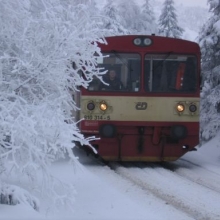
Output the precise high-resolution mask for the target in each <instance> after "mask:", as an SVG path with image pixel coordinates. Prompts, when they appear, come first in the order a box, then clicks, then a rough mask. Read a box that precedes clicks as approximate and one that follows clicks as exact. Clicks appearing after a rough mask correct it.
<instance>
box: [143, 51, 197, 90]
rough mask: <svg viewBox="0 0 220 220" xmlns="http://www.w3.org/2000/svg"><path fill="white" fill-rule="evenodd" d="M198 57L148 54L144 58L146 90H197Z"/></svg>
mask: <svg viewBox="0 0 220 220" xmlns="http://www.w3.org/2000/svg"><path fill="white" fill-rule="evenodd" d="M196 71H197V64H196V57H195V56H187V55H175V54H171V53H168V54H151V55H150V54H147V55H146V56H145V60H144V74H145V90H146V91H148V92H194V91H196V85H197V83H196Z"/></svg>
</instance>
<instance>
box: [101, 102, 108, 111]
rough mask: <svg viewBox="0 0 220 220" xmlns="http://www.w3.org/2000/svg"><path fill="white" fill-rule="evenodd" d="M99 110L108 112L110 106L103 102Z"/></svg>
mask: <svg viewBox="0 0 220 220" xmlns="http://www.w3.org/2000/svg"><path fill="white" fill-rule="evenodd" d="M99 108H100V109H101V110H102V111H106V110H107V108H108V105H107V104H106V103H105V102H101V103H100V104H99Z"/></svg>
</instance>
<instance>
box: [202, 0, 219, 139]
mask: <svg viewBox="0 0 220 220" xmlns="http://www.w3.org/2000/svg"><path fill="white" fill-rule="evenodd" d="M208 3H209V5H210V11H211V12H212V16H211V17H210V18H209V20H208V22H207V23H206V24H205V25H204V26H203V27H202V29H201V31H200V34H199V39H198V40H199V43H200V46H201V52H202V76H203V82H204V83H203V87H202V93H201V98H202V99H201V138H202V140H209V139H210V138H212V137H213V136H215V135H216V133H217V131H219V129H220V59H219V56H220V1H217V0H208Z"/></svg>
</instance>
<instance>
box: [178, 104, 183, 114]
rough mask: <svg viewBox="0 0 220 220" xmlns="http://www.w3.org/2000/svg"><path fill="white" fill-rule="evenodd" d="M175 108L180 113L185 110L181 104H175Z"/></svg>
mask: <svg viewBox="0 0 220 220" xmlns="http://www.w3.org/2000/svg"><path fill="white" fill-rule="evenodd" d="M176 110H177V112H179V113H181V112H183V111H184V110H185V107H184V105H183V104H177V105H176Z"/></svg>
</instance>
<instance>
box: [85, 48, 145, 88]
mask: <svg viewBox="0 0 220 220" xmlns="http://www.w3.org/2000/svg"><path fill="white" fill-rule="evenodd" d="M103 55H104V58H103V59H101V60H98V67H99V68H103V69H104V70H107V71H108V72H107V73H106V74H105V75H104V76H103V80H104V82H106V84H103V83H102V82H101V81H100V80H99V79H94V80H93V81H92V82H91V83H90V85H89V87H88V90H89V91H103V92H105V91H108V92H109V91H117V92H120V91H121V92H138V91H139V90H140V74H141V57H140V55H139V54H133V53H118V52H112V53H103ZM107 84H108V85H107Z"/></svg>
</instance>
